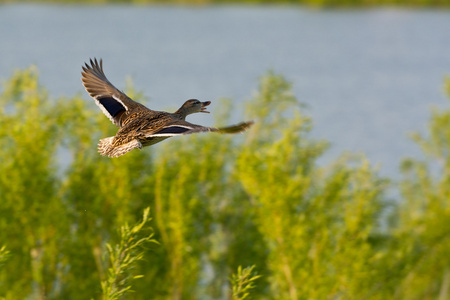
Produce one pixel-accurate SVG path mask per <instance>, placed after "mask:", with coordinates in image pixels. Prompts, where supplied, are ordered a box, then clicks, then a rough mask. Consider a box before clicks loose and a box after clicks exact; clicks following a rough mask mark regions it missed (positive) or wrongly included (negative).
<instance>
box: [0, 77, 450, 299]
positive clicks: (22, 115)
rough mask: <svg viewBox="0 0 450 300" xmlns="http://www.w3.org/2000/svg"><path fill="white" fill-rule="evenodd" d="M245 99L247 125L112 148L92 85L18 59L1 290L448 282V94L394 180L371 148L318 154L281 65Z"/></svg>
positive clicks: (13, 295)
mask: <svg viewBox="0 0 450 300" xmlns="http://www.w3.org/2000/svg"><path fill="white" fill-rule="evenodd" d="M447 82H448V86H449V87H450V81H448V80H447ZM128 93H129V94H132V91H128ZM132 95H133V97H136V98H139V94H136V93H134V94H132ZM229 104H230V101H228V100H223V101H222V103H220V105H219V104H218V105H217V107H221V108H223V107H230V105H229ZM246 108H247V109H246V116H245V118H246V119H253V120H255V121H256V123H255V125H254V126H253V127H252V128H251V129H250V130H249V131H247V132H246V133H244V134H243V135H239V136H226V135H219V134H217V135H214V134H205V135H197V136H195V135H193V136H185V137H181V138H173V139H171V140H169V141H165V142H163V143H161V144H158V145H155V146H153V147H150V148H146V149H144V150H142V151H132V152H130V153H128V154H126V155H125V156H123V157H119V158H116V159H110V158H105V157H102V156H100V155H98V153H97V152H96V144H97V141H98V139H99V138H101V137H105V136H110V135H113V134H114V133H115V130H116V128H115V127H114V126H113V125H112V124H111V123H110V122H109V120H108V119H107V118H106V117H104V116H103V114H102V113H101V112H100V111H99V110H98V109H97V108H96V107H95V106H94V105H93V103H92V101H87V100H85V99H82V98H81V97H80V96H75V97H73V98H61V99H49V96H48V93H47V92H46V91H45V89H44V88H43V87H42V86H40V85H39V82H38V75H37V70H35V69H34V68H29V69H27V70H23V71H17V72H16V73H15V74H14V75H13V76H12V77H11V78H10V79H9V80H8V81H7V82H5V83H4V86H3V92H2V94H1V95H0V157H1V158H2V163H1V164H0V299H7V300H9V299H11V300H12V299H448V298H449V297H450V256H449V255H448V253H450V222H448V220H449V219H450V202H449V201H450V200H449V199H450V110H446V111H442V110H441V111H434V112H433V113H432V117H431V120H430V124H429V133H428V134H427V135H426V136H420V135H416V136H415V137H414V138H415V140H416V141H417V143H418V144H419V145H420V147H422V149H423V151H424V154H425V159H424V160H422V161H419V160H416V159H408V160H405V161H404V162H403V164H402V172H403V173H404V176H403V178H402V180H401V181H400V182H398V183H394V182H390V181H389V180H388V179H385V178H381V177H380V176H379V175H378V174H377V170H376V169H374V168H373V167H371V165H370V163H369V162H368V161H367V160H366V159H365V158H364V157H361V156H356V155H348V154H347V155H343V156H342V157H340V158H339V159H337V160H336V161H335V162H334V163H332V164H330V165H327V166H319V165H318V164H317V160H318V159H319V158H320V157H321V156H322V155H323V154H324V153H325V152H326V151H327V148H328V143H327V142H325V141H317V140H314V139H312V138H311V137H310V134H309V133H310V130H311V127H312V121H311V119H310V118H309V117H307V116H306V115H304V113H303V111H302V105H301V104H300V103H299V102H298V101H297V99H296V98H295V97H294V95H293V94H292V90H291V84H290V83H289V82H287V81H286V80H285V79H284V78H283V77H282V76H279V75H276V74H273V73H268V74H266V75H265V76H263V77H262V78H261V82H260V86H259V89H258V93H257V95H256V96H255V97H254V99H252V100H250V101H248V102H247V103H246ZM229 114H230V111H223V109H222V111H221V113H220V115H219V116H218V118H217V122H218V123H221V124H223V123H229V122H230V121H229ZM61 157H69V158H70V161H69V162H67V161H63V160H62V159H61ZM388 189H398V190H400V191H401V193H400V198H401V199H399V201H398V202H397V201H392V199H389V197H388V196H387V191H388ZM396 203H398V204H396ZM149 207H150V208H151V212H152V213H151V215H152V219H150V210H149ZM142 215H143V218H142ZM139 220H141V221H139ZM127 224H136V225H134V226H129V225H127Z"/></svg>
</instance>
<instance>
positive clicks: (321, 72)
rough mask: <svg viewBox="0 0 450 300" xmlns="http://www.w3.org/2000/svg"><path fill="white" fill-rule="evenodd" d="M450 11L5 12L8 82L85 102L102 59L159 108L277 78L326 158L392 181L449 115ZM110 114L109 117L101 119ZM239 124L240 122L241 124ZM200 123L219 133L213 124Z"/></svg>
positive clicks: (3, 53) (9, 8)
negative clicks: (433, 111)
mask: <svg viewBox="0 0 450 300" xmlns="http://www.w3.org/2000/svg"><path fill="white" fill-rule="evenodd" d="M449 29H450V13H449V12H439V11H429V10H427V11H415V10H399V9H392V8H383V9H378V10H351V11H345V10H344V11H315V10H308V9H306V8H301V7H269V6H242V7H238V6H207V7H197V8H191V7H170V6H169V7H167V6H56V5H30V4H26V5H1V6H0V37H1V40H0V79H2V80H5V79H7V78H8V77H9V76H10V75H11V74H12V72H13V70H15V69H17V68H26V67H28V66H29V65H30V64H35V65H37V66H38V68H39V70H40V77H41V82H42V83H43V84H44V85H45V86H46V87H47V88H48V90H49V91H50V94H51V96H53V97H57V96H61V95H67V96H72V95H74V94H76V93H83V95H84V97H85V98H86V101H90V100H89V98H88V96H87V95H86V93H85V92H84V90H83V87H82V85H81V81H80V71H81V65H82V64H83V63H84V62H85V61H87V60H88V59H89V58H90V57H102V58H103V60H104V69H105V72H106V74H107V76H108V77H109V79H110V80H111V81H112V82H113V83H114V84H115V85H116V86H117V87H119V88H123V87H124V83H125V79H126V77H127V76H131V78H132V79H133V82H134V84H135V87H136V88H137V89H138V90H139V91H142V92H144V94H145V95H146V96H148V98H149V99H148V101H147V103H146V104H147V105H148V106H150V107H151V108H153V109H165V108H168V107H172V108H177V107H178V106H179V105H180V104H181V103H183V101H184V100H186V99H189V98H198V99H202V100H212V101H213V104H212V110H214V108H217V107H218V105H219V103H218V101H217V99H219V98H221V97H227V98H233V99H234V100H235V102H236V106H237V107H236V110H237V111H241V110H242V107H241V106H239V103H240V102H242V101H243V100H245V99H248V98H250V97H251V96H252V94H253V92H254V91H255V89H256V87H257V82H258V77H259V76H261V75H263V74H264V73H265V72H266V71H267V70H269V69H272V70H274V71H275V72H277V73H282V74H284V75H285V76H286V77H287V78H288V79H289V80H290V81H292V82H293V84H294V90H295V94H296V96H297V97H298V98H299V99H300V100H301V101H302V102H304V103H306V104H307V106H308V108H307V113H308V114H310V115H311V116H312V117H313V118H314V123H315V128H314V131H313V137H314V138H317V139H327V140H329V141H331V142H332V145H333V147H332V149H331V150H330V151H329V153H328V154H327V155H326V156H325V158H324V159H323V161H324V162H329V161H331V160H333V159H335V158H336V157H337V156H338V155H339V154H340V153H342V152H343V151H347V150H350V151H352V152H363V153H365V154H366V155H367V156H368V157H369V159H370V160H371V161H372V162H373V163H374V164H380V166H381V167H380V170H381V173H382V174H383V175H388V176H392V177H396V176H398V165H399V162H400V161H401V158H402V157H406V156H413V157H418V156H419V153H420V152H419V149H418V147H417V146H415V145H414V143H413V142H411V141H410V139H409V138H408V133H410V132H413V131H420V132H424V131H425V128H426V122H427V120H428V118H429V116H430V107H431V106H433V105H435V106H440V107H445V106H446V105H447V103H446V97H445V96H444V92H443V88H442V87H443V86H442V85H443V77H444V76H445V75H446V74H449V72H450V50H449V49H450V30H449ZM99 113H100V111H99ZM239 118H240V117H239V116H236V119H239ZM191 121H193V122H197V123H201V124H204V125H212V118H211V116H210V115H204V114H202V115H198V116H195V117H194V116H193V118H191Z"/></svg>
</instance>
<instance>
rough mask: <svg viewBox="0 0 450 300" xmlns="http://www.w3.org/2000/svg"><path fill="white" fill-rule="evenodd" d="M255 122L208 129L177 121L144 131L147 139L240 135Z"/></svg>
mask: <svg viewBox="0 0 450 300" xmlns="http://www.w3.org/2000/svg"><path fill="white" fill-rule="evenodd" d="M252 124H253V122H242V123H239V124H237V125H232V126H227V127H220V128H216V127H206V126H201V125H196V124H192V123H189V122H186V121H176V122H172V123H169V124H166V125H164V126H163V127H161V128H158V129H157V130H155V129H149V130H144V132H143V133H144V135H145V137H146V138H151V137H171V136H177V135H185V134H193V133H198V132H219V133H238V132H242V131H244V130H246V129H247V128H249V127H250V126H251V125H252Z"/></svg>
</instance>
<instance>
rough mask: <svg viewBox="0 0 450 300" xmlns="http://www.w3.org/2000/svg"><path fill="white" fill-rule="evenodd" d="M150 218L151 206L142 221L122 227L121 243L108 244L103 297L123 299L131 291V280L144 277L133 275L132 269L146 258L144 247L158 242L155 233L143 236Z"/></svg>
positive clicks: (111, 299) (112, 299)
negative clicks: (107, 265) (131, 225)
mask: <svg viewBox="0 0 450 300" xmlns="http://www.w3.org/2000/svg"><path fill="white" fill-rule="evenodd" d="M150 220H151V218H150V208H146V209H145V210H144V216H143V218H142V222H140V223H138V224H136V225H134V226H133V227H131V228H130V227H129V226H128V224H125V225H123V226H122V227H121V228H120V241H119V243H117V244H115V245H111V244H109V243H108V244H106V247H107V250H108V262H109V268H108V270H107V278H106V279H105V280H103V281H102V291H103V299H105V300H116V299H121V297H122V296H124V295H125V294H126V293H128V292H130V291H131V281H132V280H134V279H138V278H142V277H143V275H132V271H133V270H134V269H135V268H136V264H137V263H139V261H140V260H142V259H143V258H144V253H145V251H144V247H145V246H147V244H148V243H156V240H155V239H152V237H153V233H150V234H144V236H143V237H142V232H143V231H146V230H148V228H146V227H145V226H146V225H147V223H148V222H149V221H150Z"/></svg>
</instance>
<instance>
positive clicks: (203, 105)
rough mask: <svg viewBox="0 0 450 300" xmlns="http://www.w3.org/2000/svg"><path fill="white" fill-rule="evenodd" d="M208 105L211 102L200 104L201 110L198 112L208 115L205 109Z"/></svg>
mask: <svg viewBox="0 0 450 300" xmlns="http://www.w3.org/2000/svg"><path fill="white" fill-rule="evenodd" d="M210 104H211V101H205V102H202V108H201V109H200V112H202V113H208V114H209V111H207V110H206V107H207V106H208V105H210Z"/></svg>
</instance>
